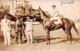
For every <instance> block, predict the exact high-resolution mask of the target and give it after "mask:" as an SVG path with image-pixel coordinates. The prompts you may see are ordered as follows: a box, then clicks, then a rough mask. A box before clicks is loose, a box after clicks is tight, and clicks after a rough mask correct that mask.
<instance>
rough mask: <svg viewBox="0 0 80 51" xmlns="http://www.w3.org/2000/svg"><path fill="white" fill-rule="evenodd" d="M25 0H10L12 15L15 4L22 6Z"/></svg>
mask: <svg viewBox="0 0 80 51" xmlns="http://www.w3.org/2000/svg"><path fill="white" fill-rule="evenodd" d="M25 1H27V0H10V13H11V14H12V15H14V13H15V8H16V6H24V5H25Z"/></svg>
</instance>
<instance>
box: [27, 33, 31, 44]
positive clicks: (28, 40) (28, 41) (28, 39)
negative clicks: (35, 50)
mask: <svg viewBox="0 0 80 51" xmlns="http://www.w3.org/2000/svg"><path fill="white" fill-rule="evenodd" d="M27 43H30V38H29V32H27Z"/></svg>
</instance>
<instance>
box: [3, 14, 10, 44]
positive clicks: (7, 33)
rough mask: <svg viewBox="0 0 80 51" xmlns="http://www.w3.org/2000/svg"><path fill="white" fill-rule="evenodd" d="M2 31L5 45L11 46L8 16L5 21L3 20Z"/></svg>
mask: <svg viewBox="0 0 80 51" xmlns="http://www.w3.org/2000/svg"><path fill="white" fill-rule="evenodd" d="M1 30H2V31H3V35H4V45H7V44H8V45H10V44H11V43H10V20H9V19H8V15H5V16H4V19H2V20H1Z"/></svg>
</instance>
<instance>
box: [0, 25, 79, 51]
mask: <svg viewBox="0 0 80 51" xmlns="http://www.w3.org/2000/svg"><path fill="white" fill-rule="evenodd" d="M77 29H78V30H80V25H79V24H77ZM71 32H72V35H73V41H72V44H70V43H69V41H67V42H66V43H65V42H64V41H63V40H65V39H66V35H65V33H64V32H63V30H62V29H59V30H55V31H51V34H50V37H51V44H50V45H46V41H45V35H46V33H45V31H44V30H43V28H42V25H34V30H33V37H34V44H27V43H26V41H25V40H26V38H24V37H23V42H24V43H23V44H20V43H19V44H16V43H15V38H14V37H13V38H12V39H11V45H6V46H5V45H4V44H3V34H2V33H1V32H0V51H80V38H79V36H78V35H77V34H76V32H75V31H74V30H73V29H72V31H71Z"/></svg>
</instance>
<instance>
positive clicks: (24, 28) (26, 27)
mask: <svg viewBox="0 0 80 51" xmlns="http://www.w3.org/2000/svg"><path fill="white" fill-rule="evenodd" d="M52 8H53V10H54V13H53V17H55V18H53V17H52V18H50V20H51V21H52V20H55V19H57V20H58V22H57V23H60V24H62V23H61V20H60V19H58V17H59V12H58V11H57V10H56V5H52ZM8 17H9V16H8V15H5V16H4V19H2V20H1V30H2V31H3V35H4V45H7V44H8V45H10V44H11V43H10V34H11V33H10V32H11V30H10V29H11V27H10V25H11V24H10V22H11V21H10V20H9V19H8ZM26 18H27V20H26V21H25V22H23V18H20V19H18V18H16V19H17V20H16V22H15V38H16V42H17V43H18V36H19V35H20V41H21V43H22V35H23V34H24V35H25V37H26V38H27V43H31V44H32V43H33V25H32V24H33V20H32V19H30V17H28V16H27V17H26ZM55 24H56V23H55Z"/></svg>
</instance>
